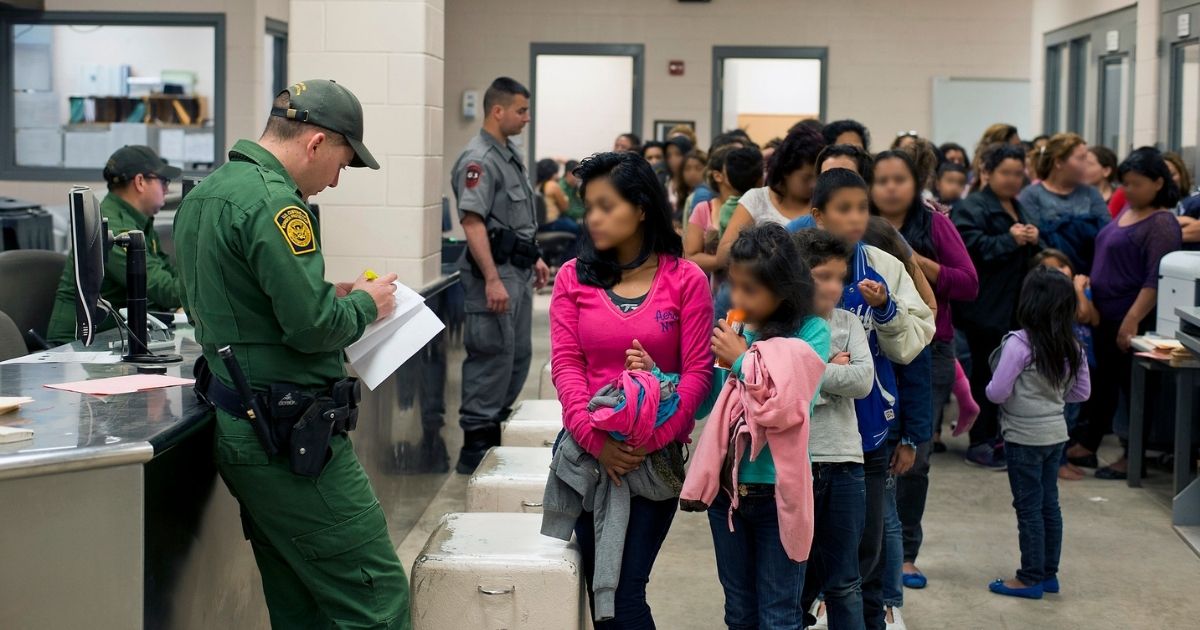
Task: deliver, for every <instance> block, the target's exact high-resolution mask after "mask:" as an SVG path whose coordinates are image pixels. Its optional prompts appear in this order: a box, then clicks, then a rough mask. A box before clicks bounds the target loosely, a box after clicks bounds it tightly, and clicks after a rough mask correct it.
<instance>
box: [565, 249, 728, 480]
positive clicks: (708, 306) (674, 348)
mask: <svg viewBox="0 0 1200 630" xmlns="http://www.w3.org/2000/svg"><path fill="white" fill-rule="evenodd" d="M575 262H576V261H574V260H572V261H569V262H567V263H566V264H565V265H563V266H562V268H561V269H559V271H558V276H557V277H556V278H555V281H554V297H553V299H552V300H551V302H550V365H551V370H552V376H553V378H554V386H555V387H556V388H557V389H558V399H559V401H560V402H562V406H563V426H565V427H566V428H567V430H568V431H570V432H571V436H572V437H574V438H575V441H576V442H578V443H579V445H580V446H582V447H583V448H584V449H585V450H587V452H589V453H591V454H592V455H593V456H596V457H599V456H600V449H601V448H602V447H603V446H604V438H605V437H606V436H607V435H608V434H607V433H606V432H605V431H602V430H599V429H597V428H595V427H594V426H593V425H592V422H591V417H590V415H589V414H588V410H587V406H588V401H590V400H591V399H592V396H593V395H594V394H595V393H596V392H597V391H599V390H600V388H601V387H604V386H605V385H606V384H608V383H611V382H612V381H613V380H614V379H616V378H617V377H618V376H619V375H620V374H621V372H623V371H624V370H625V351H626V350H628V349H630V348H632V347H633V340H634V339H637V340H638V341H639V342H641V344H642V346H643V347H644V348H645V349H646V352H648V353H649V354H650V357H651V358H653V359H654V362H655V363H656V364H657V365H658V368H659V369H660V370H662V371H663V372H669V373H675V374H679V389H678V392H679V410H678V411H676V412H675V415H674V416H671V418H670V419H669V420H667V421H666V422H664V423H663V424H662V425H660V426H659V427H658V428H656V429H655V430H654V434H653V436H652V437H651V438H650V440H649V442H647V444H646V450H647V451H648V452H654V451H657V450H659V449H661V448H663V447H664V446H666V445H668V444H670V443H671V442H675V441H678V442H684V443H686V442H690V441H691V439H690V437H689V436H690V435H691V432H692V428H693V427H695V425H696V419H695V414H696V409H697V408H698V407H699V406H700V403H702V402H703V401H704V399H705V398H706V397H707V396H708V391H709V388H710V387H711V386H712V364H713V357H712V353H711V352H710V351H709V337H710V335H711V334H712V327H713V304H712V295H711V293H710V292H709V288H708V278H707V277H706V276H705V275H704V272H703V271H701V270H700V267H698V266H696V264H695V263H693V262H691V261H690V260H682V259H678V258H675V257H673V256H666V255H662V256H660V257H659V260H658V271H657V272H656V273H655V274H654V281H653V283H652V284H651V285H650V292H649V293H648V294H647V295H646V300H645V301H644V302H642V304H641V306H638V307H637V309H635V310H634V311H633V312H631V313H622V312H621V310H620V309H619V308H617V307H616V305H614V304H613V303H612V300H610V299H609V297H608V294H607V293H606V292H605V290H604V289H600V288H598V287H593V286H588V285H584V284H582V283H580V282H579V277H578V275H577V274H576V272H575Z"/></svg>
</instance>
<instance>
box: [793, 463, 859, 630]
mask: <svg viewBox="0 0 1200 630" xmlns="http://www.w3.org/2000/svg"><path fill="white" fill-rule="evenodd" d="M812 468H813V550H812V555H811V556H809V559H808V571H807V572H806V573H805V576H804V598H803V603H804V606H803V607H804V609H805V610H808V609H809V608H810V607H811V606H812V602H813V601H814V600H815V599H816V597H817V594H818V593H821V592H824V594H825V612H826V614H828V615H829V627H830V628H845V629H847V630H862V628H863V627H864V626H863V608H862V578H861V577H860V576H859V574H858V545H859V543H860V542H861V540H862V533H863V525H864V524H865V522H866V519H867V488H866V482H865V477H864V473H863V466H862V464H856V463H853V462H844V463H834V464H826V463H818V464H813V467H812Z"/></svg>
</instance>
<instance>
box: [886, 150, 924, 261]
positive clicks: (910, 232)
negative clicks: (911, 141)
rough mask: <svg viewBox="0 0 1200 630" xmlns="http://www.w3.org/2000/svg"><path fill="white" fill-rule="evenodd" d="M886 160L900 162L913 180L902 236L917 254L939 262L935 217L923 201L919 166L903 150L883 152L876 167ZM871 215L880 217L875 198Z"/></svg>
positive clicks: (902, 226) (901, 231)
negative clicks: (934, 230) (934, 241)
mask: <svg viewBox="0 0 1200 630" xmlns="http://www.w3.org/2000/svg"><path fill="white" fill-rule="evenodd" d="M884 160H900V162H901V163H902V164H904V168H906V169H908V174H909V175H910V176H911V177H912V178H913V198H912V200H910V201H909V203H908V211H907V212H905V213H904V224H903V225H901V226H900V235H901V236H903V237H904V240H906V241H908V244H909V245H911V246H912V248H913V249H914V250H916V251H917V253H919V254H921V255H922V256H924V257H926V258H928V259H930V260H938V254H937V248H935V247H934V246H933V216H932V214H931V211H930V210H929V208H927V207H926V206H925V202H924V201H923V200H922V199H921V189H922V184H921V180H920V178H919V177H918V176H917V165H916V164H915V163H913V159H912V157H911V156H910V155H909V154H908V152H907V151H904V150H903V149H896V150H893V151H883V152H881V153H880V154H879V155H876V156H875V167H876V168H878V167H879V163H880V162H882V161H884ZM871 214H874V215H878V214H879V208H878V207H877V206H876V205H875V198H874V197H872V198H871Z"/></svg>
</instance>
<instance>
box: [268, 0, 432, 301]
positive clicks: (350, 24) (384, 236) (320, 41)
mask: <svg viewBox="0 0 1200 630" xmlns="http://www.w3.org/2000/svg"><path fill="white" fill-rule="evenodd" d="M443 8H444V4H443V2H442V1H441V0H417V1H393V0H362V1H351V0H292V2H291V16H290V19H289V33H288V47H289V50H288V74H289V75H290V80H291V81H300V80H304V79H310V78H311V79H316V78H327V79H335V80H337V81H338V82H339V83H342V84H343V85H345V86H346V87H348V88H350V90H352V91H353V92H354V93H355V94H356V95H357V96H358V98H359V100H360V101H362V104H363V111H364V115H365V130H364V135H365V138H364V141H365V143H366V145H367V147H368V148H370V149H371V153H372V154H374V155H375V157H376V159H377V160H378V161H379V164H380V170H378V171H372V170H369V169H347V170H346V171H343V173H342V176H341V181H340V183H339V184H338V186H337V188H331V189H328V190H326V191H325V192H323V193H321V194H320V195H318V196H317V197H314V198H313V201H314V202H316V203H318V204H320V208H321V239H322V241H321V245H322V249H323V250H324V252H325V260H326V269H325V275H326V277H327V278H328V279H329V280H331V281H344V280H352V279H354V278H355V277H357V276H358V275H359V274H360V273H362V271H363V270H364V269H366V268H371V269H374V270H375V271H377V272H379V273H381V274H382V273H387V272H395V273H397V274H399V275H400V280H401V281H402V282H404V283H405V284H408V285H409V286H411V287H414V288H419V287H421V286H422V285H424V284H426V283H428V282H431V281H433V280H434V279H436V278H437V276H438V275H439V273H440V261H441V231H442V228H441V225H442V214H441V190H442V189H441V172H442V152H443V151H442V126H443V123H442V120H443V107H442V105H443V101H442V94H443V87H442V72H443V71H442V68H443V58H444V53H443V50H444V40H443V31H444V23H445V18H444V13H443Z"/></svg>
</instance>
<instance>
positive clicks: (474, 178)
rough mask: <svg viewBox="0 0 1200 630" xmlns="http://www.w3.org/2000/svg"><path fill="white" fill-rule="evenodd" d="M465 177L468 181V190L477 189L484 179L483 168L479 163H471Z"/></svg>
mask: <svg viewBox="0 0 1200 630" xmlns="http://www.w3.org/2000/svg"><path fill="white" fill-rule="evenodd" d="M463 177H464V179H465V180H466V185H467V190H471V189H473V188H475V187H476V186H478V185H479V180H481V179H483V166H481V165H480V164H479V162H471V163H470V164H468V165H467V172H466V175H464V176H463Z"/></svg>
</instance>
